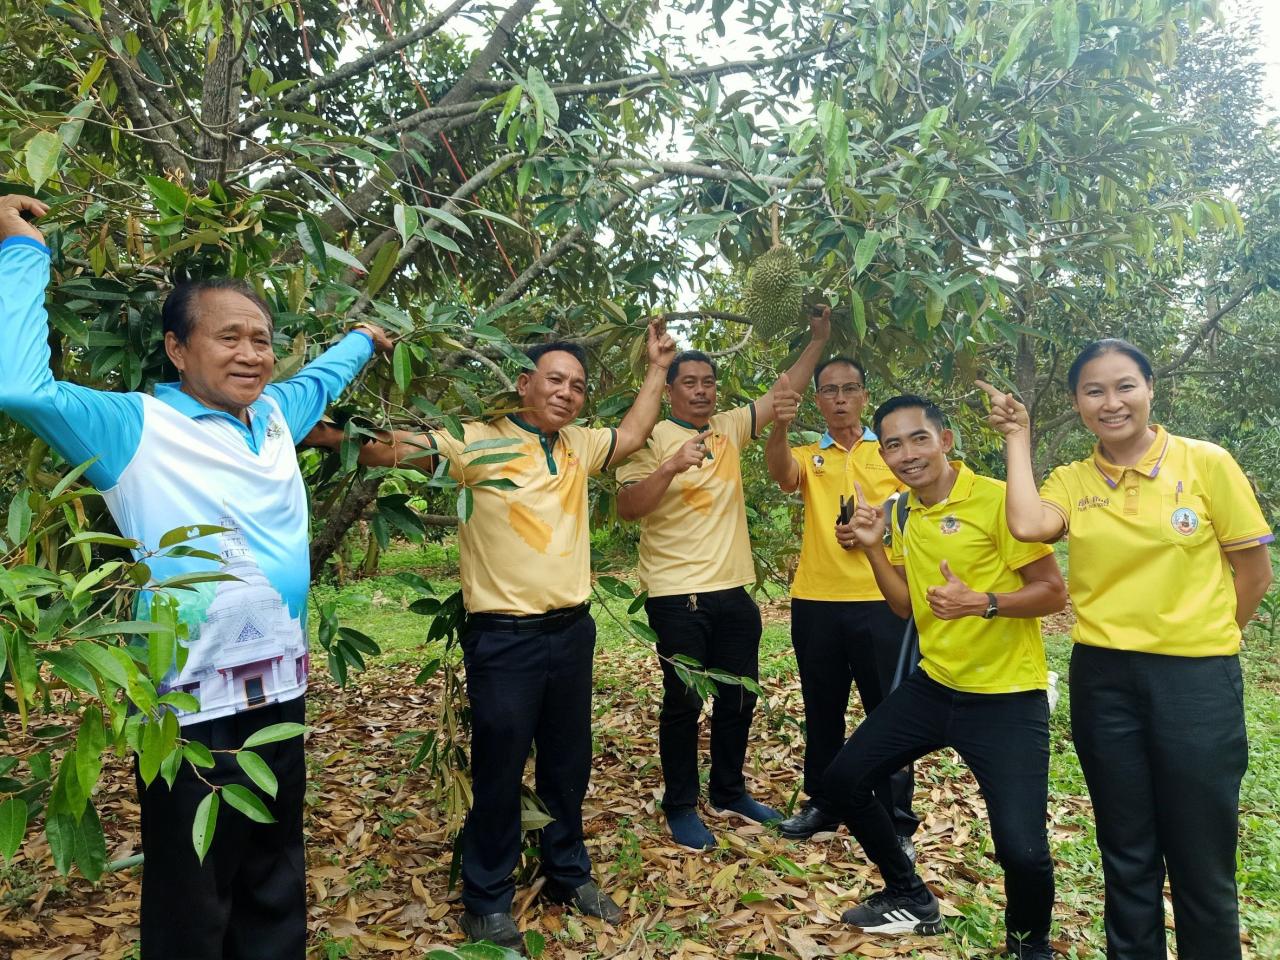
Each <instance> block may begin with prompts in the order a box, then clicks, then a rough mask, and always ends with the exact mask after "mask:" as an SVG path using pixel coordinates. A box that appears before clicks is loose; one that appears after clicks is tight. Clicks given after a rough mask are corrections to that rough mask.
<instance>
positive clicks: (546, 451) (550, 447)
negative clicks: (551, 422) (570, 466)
mask: <svg viewBox="0 0 1280 960" xmlns="http://www.w3.org/2000/svg"><path fill="white" fill-rule="evenodd" d="M507 419H509V420H510V421H511V422H512V423H514V424H515V425H516V426H517V427H519V428H520V429H521V430H525V431H527V432H529V433H532V434H533V435H534V436H536V437H537V438H538V443H539V444H540V445H541V446H542V453H543V455H544V456H545V457H546V458H547V471H548V472H549V473H552V474H556V473H559V472H560V471H559V470H558V469H557V468H556V458H555V456H554V451H555V448H556V441H557V440H558V439H559V438H560V432H559V431H558V430H557V431H556V432H555V433H543V432H542V431H541V430H539V429H538V428H537V427H535V426H534V425H533V424H532V423H530V422H529V421H527V420H522V419H521V418H520V417H518V416H516V415H515V414H514V413H508V414H507Z"/></svg>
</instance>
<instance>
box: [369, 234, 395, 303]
mask: <svg viewBox="0 0 1280 960" xmlns="http://www.w3.org/2000/svg"><path fill="white" fill-rule="evenodd" d="M399 262H400V244H398V243H396V242H395V241H394V240H391V241H388V242H387V243H384V244H383V245H382V246H381V247H379V248H378V252H377V253H376V254H374V257H373V263H371V264H369V276H368V278H367V279H366V280H365V292H366V293H367V294H369V296H373V295H374V294H375V293H377V292H378V291H379V290H381V289H382V288H383V286H384V285H385V284H386V282H387V281H388V280H390V279H391V274H393V273H394V272H395V269H396V264H397V263H399Z"/></svg>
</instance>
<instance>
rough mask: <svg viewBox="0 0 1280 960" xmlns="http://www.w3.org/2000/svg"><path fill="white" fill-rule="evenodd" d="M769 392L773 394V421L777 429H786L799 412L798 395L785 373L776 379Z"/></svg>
mask: <svg viewBox="0 0 1280 960" xmlns="http://www.w3.org/2000/svg"><path fill="white" fill-rule="evenodd" d="M769 392H770V393H771V394H773V419H774V420H775V421H777V424H778V426H779V427H781V428H783V429H786V428H787V427H789V426H791V422H792V421H793V420H795V418H796V414H797V413H799V411H800V394H798V393H797V392H796V391H795V390H794V389H792V387H791V378H790V377H789V376H787V375H786V374H785V373H784V374H783V375H782V376H780V377H778V379H777V381H776V382H775V383H774V385H773V388H772V389H771V390H770V391H769Z"/></svg>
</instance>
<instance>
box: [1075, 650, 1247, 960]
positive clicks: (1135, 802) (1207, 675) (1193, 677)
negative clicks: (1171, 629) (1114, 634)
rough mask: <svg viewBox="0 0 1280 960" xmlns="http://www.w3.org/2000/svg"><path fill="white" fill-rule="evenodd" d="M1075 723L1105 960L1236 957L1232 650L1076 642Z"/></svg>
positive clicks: (1239, 698) (1243, 744)
mask: <svg viewBox="0 0 1280 960" xmlns="http://www.w3.org/2000/svg"><path fill="white" fill-rule="evenodd" d="M1071 731H1072V736H1073V738H1074V739H1075V746H1076V753H1077V754H1078V755H1079V757H1080V766H1081V767H1082V768H1083V769H1084V776H1085V781H1086V782H1087V783H1088V785H1089V796H1090V798H1091V799H1092V800H1093V809H1094V817H1095V818H1096V821H1097V827H1098V848H1099V850H1100V851H1101V853H1102V869H1103V875H1104V877H1105V880H1106V928H1107V957H1108V960H1156V958H1159V960H1164V957H1165V956H1166V947H1165V931H1164V900H1163V890H1164V879H1165V871H1166V870H1167V871H1168V875H1169V887H1170V889H1171V891H1172V894H1173V915H1174V922H1175V926H1176V930H1177V934H1176V936H1177V942H1178V958H1179V960H1236V958H1239V957H1240V917H1239V907H1238V902H1237V894H1236V836H1237V831H1238V828H1239V810H1240V781H1241V779H1242V778H1243V777H1244V772H1245V768H1246V767H1247V766H1248V762H1249V745H1248V741H1247V739H1246V736H1245V725H1244V688H1243V684H1242V682H1241V677H1240V661H1239V658H1238V657H1235V656H1229V657H1167V656H1161V655H1159V654H1149V653H1134V652H1131V651H1125V650H1106V649H1102V648H1099V647H1090V646H1086V645H1084V644H1076V647H1075V649H1074V650H1073V651H1072V654H1071Z"/></svg>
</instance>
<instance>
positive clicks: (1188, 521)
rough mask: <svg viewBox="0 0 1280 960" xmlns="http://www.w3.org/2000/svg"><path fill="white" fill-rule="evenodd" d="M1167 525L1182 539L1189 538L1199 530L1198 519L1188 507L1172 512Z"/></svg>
mask: <svg viewBox="0 0 1280 960" xmlns="http://www.w3.org/2000/svg"><path fill="white" fill-rule="evenodd" d="M1169 523H1170V524H1172V525H1173V529H1175V530H1177V531H1178V532H1179V533H1180V534H1182V535H1183V536H1184V537H1189V536H1191V535H1192V534H1193V533H1195V532H1196V531H1197V530H1198V529H1200V517H1199V516H1198V515H1197V514H1196V512H1195V511H1194V510H1192V509H1191V508H1190V507H1179V508H1178V509H1177V510H1175V511H1173V515H1172V516H1170V517H1169Z"/></svg>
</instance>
